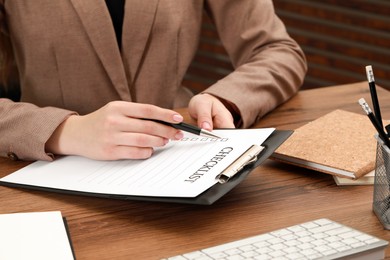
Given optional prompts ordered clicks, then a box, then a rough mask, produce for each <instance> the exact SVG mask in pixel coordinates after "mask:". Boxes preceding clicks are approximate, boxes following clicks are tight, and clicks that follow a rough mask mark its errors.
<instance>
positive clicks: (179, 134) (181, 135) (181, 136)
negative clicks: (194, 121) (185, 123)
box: [175, 131, 184, 140]
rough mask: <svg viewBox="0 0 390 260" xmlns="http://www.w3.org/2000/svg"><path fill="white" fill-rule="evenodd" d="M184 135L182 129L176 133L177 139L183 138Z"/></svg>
mask: <svg viewBox="0 0 390 260" xmlns="http://www.w3.org/2000/svg"><path fill="white" fill-rule="evenodd" d="M183 137H184V134H183V132H182V131H180V132H177V133H176V134H175V140H180V139H182V138H183Z"/></svg>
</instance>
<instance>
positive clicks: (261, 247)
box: [168, 219, 388, 260]
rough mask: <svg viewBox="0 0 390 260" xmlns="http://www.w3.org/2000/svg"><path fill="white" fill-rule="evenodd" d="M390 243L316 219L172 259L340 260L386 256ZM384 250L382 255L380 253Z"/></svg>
mask: <svg viewBox="0 0 390 260" xmlns="http://www.w3.org/2000/svg"><path fill="white" fill-rule="evenodd" d="M387 245H388V242H387V241H385V240H382V239H379V238H377V237H373V236H371V235H369V234H365V233H363V232H360V231H358V230H355V229H352V228H350V227H347V226H344V225H341V224H339V223H337V222H334V221H332V220H329V219H317V220H313V221H309V222H306V223H302V224H299V225H294V226H291V227H287V228H283V229H279V230H275V231H271V232H269V233H265V234H259V235H257V236H253V237H248V238H244V239H239V240H236V241H232V242H229V243H225V244H220V245H217V246H214V247H209V248H205V249H202V250H198V251H194V252H189V253H185V254H183V255H178V256H173V257H171V258H168V259H169V260H184V259H186V260H188V259H196V260H201V259H229V260H240V259H279V260H284V259H323V258H326V259H337V258H343V257H347V256H350V255H351V254H357V256H358V255H359V253H364V254H365V257H366V258H365V259H369V256H370V254H369V253H371V252H372V254H375V256H376V257H377V256H378V252H379V254H383V255H384V248H385V247H386V246H387ZM379 250H381V251H379Z"/></svg>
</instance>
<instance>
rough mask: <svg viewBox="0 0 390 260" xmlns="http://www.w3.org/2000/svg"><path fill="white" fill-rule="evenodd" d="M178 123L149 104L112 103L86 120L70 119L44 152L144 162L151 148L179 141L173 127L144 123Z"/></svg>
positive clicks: (175, 117)
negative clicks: (170, 141)
mask: <svg viewBox="0 0 390 260" xmlns="http://www.w3.org/2000/svg"><path fill="white" fill-rule="evenodd" d="M146 118H147V119H158V120H162V121H166V122H170V123H180V122H182V121H183V117H182V116H181V115H180V114H178V113H177V112H175V111H173V110H169V109H164V108H160V107H157V106H154V105H149V104H139V103H132V102H126V101H113V102H110V103H108V104H107V105H105V106H104V107H102V108H100V109H98V110H96V111H95V112H92V113H90V114H87V115H85V116H79V115H71V116H70V117H68V118H67V119H66V120H65V121H64V122H63V123H62V124H61V125H60V126H59V127H58V128H57V129H56V130H55V131H54V133H53V135H52V136H51V137H50V138H49V140H48V141H47V143H46V152H48V153H53V154H60V155H81V156H85V157H88V158H91V159H96V160H119V159H146V158H149V157H150V156H151V155H152V154H153V147H161V146H164V145H166V144H167V143H168V142H169V140H170V139H173V140H178V139H181V138H182V137H183V133H182V132H181V131H180V130H177V129H175V128H173V127H170V126H166V125H163V124H160V123H156V122H153V121H149V120H143V119H146Z"/></svg>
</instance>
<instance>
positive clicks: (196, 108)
mask: <svg viewBox="0 0 390 260" xmlns="http://www.w3.org/2000/svg"><path fill="white" fill-rule="evenodd" d="M188 112H189V114H190V116H191V117H192V118H194V119H195V120H196V121H197V123H198V126H199V127H201V128H203V129H205V130H209V131H211V130H213V129H214V128H235V126H234V120H233V116H232V114H231V113H230V111H229V110H228V109H227V108H226V107H225V105H224V104H223V103H222V102H221V101H220V100H219V99H218V98H216V97H214V96H212V95H210V94H206V93H203V94H198V95H195V96H194V97H192V99H191V100H190V103H189V105H188Z"/></svg>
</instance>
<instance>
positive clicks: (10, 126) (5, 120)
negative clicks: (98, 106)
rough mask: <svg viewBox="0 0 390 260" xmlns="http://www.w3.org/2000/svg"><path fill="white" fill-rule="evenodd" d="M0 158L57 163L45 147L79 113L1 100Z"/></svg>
mask: <svg viewBox="0 0 390 260" xmlns="http://www.w3.org/2000/svg"><path fill="white" fill-rule="evenodd" d="M0 104H1V105H0V118H1V120H0V135H1V136H0V156H2V157H9V158H11V159H21V160H46V161H51V160H53V156H52V155H51V154H49V153H46V152H45V143H46V142H47V140H48V139H49V137H50V136H51V135H52V133H53V132H54V130H55V129H56V128H57V127H58V126H59V125H60V124H61V123H62V122H63V121H64V120H65V119H66V118H67V117H69V116H70V115H71V114H76V113H75V112H72V111H68V110H64V109H60V108H55V107H44V108H41V107H37V106H35V105H33V104H30V103H24V102H13V101H11V100H9V99H6V98H0Z"/></svg>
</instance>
